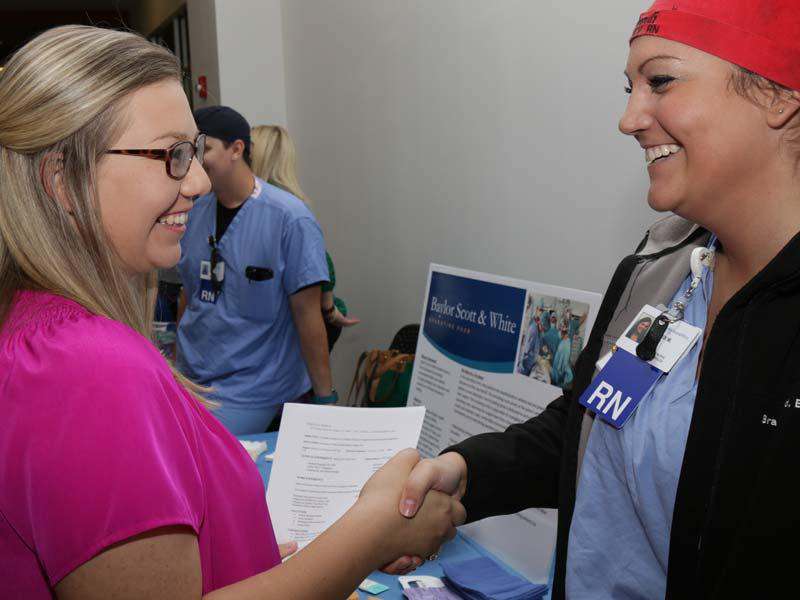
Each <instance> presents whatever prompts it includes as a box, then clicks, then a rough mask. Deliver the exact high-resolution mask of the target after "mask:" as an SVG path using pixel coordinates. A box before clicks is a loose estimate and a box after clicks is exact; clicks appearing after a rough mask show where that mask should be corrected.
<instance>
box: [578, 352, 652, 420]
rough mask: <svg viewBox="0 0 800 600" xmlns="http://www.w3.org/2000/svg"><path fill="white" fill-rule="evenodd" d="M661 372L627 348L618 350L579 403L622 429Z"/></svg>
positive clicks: (582, 395)
mask: <svg viewBox="0 0 800 600" xmlns="http://www.w3.org/2000/svg"><path fill="white" fill-rule="evenodd" d="M661 375H662V372H661V371H660V370H658V369H656V368H655V367H654V366H652V365H650V364H648V363H646V362H644V361H643V360H639V358H637V357H636V356H634V355H633V354H631V353H629V352H626V351H625V350H622V349H620V350H617V351H616V352H614V354H613V355H612V356H611V359H610V360H609V361H608V362H607V363H606V365H605V366H604V367H603V370H602V371H600V372H599V373H598V374H597V376H596V377H595V378H594V379H593V380H592V383H591V385H589V387H588V388H586V390H585V391H584V392H583V394H581V397H580V398H579V400H578V402H580V403H581V404H582V405H583V406H585V407H586V408H587V409H588V410H590V411H592V412H593V413H594V414H595V415H597V416H598V417H599V418H600V419H602V420H603V421H604V422H606V423H608V424H609V425H611V426H612V427H615V428H616V429H622V426H623V425H625V422H626V421H627V420H628V419H629V418H630V416H631V415H632V414H633V412H634V411H635V410H636V408H637V407H638V406H639V403H640V402H641V401H642V398H644V397H645V395H646V394H647V392H649V391H650V388H652V387H653V385H654V384H655V383H656V381H658V378H659V377H660V376H661Z"/></svg>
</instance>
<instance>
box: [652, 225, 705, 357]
mask: <svg viewBox="0 0 800 600" xmlns="http://www.w3.org/2000/svg"><path fill="white" fill-rule="evenodd" d="M716 242H717V238H716V237H712V238H711V241H710V242H709V244H708V247H706V248H702V247H701V248H695V249H694V250H692V255H691V257H690V259H689V264H690V266H691V269H692V281H691V282H690V283H689V287H688V288H686V291H685V292H684V293H683V295H682V296H681V297H680V298H678V299H677V300H674V301H673V302H672V304H670V306H669V308H668V309H667V310H665V311H664V312H662V313H661V314H660V315H659V316H658V317H657V318H656V320H655V321H654V322H653V324H652V325H651V326H650V329H649V330H648V331H647V333H646V334H645V336H644V339H642V341H641V342H640V343H639V345H638V346H636V356H638V357H639V358H641V359H642V360H644V361H649V360H652V359H653V358H655V355H656V349H657V348H658V344H659V342H660V341H661V338H663V337H664V334H665V333H666V331H667V329H668V328H669V326H670V325H671V324H672V323H675V322H677V321H681V320H682V319H683V315H684V312H685V311H686V307H687V306H688V305H689V302H690V301H691V299H692V296H694V293H695V291H697V288H698V287H700V283H701V282H702V281H703V275H704V274H705V272H706V270H707V269H712V270H713V269H714V259H715V256H716V255H715V252H714V247H715V246H716Z"/></svg>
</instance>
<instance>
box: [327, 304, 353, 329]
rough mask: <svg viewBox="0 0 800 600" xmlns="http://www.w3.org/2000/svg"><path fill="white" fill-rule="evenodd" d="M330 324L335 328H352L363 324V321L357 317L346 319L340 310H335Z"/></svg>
mask: <svg viewBox="0 0 800 600" xmlns="http://www.w3.org/2000/svg"><path fill="white" fill-rule="evenodd" d="M328 322H329V323H330V324H331V325H333V326H335V327H352V326H353V325H358V324H359V323H361V319H357V318H355V317H346V316H344V315H343V314H342V313H341V312H339V309H338V308H334V309H333V315H332V316H331V318H330V320H329V321H328Z"/></svg>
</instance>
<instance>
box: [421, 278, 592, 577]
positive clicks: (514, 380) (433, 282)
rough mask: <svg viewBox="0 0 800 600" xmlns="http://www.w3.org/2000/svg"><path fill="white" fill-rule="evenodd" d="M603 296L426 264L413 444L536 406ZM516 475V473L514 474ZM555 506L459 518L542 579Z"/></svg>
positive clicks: (444, 442)
mask: <svg viewBox="0 0 800 600" xmlns="http://www.w3.org/2000/svg"><path fill="white" fill-rule="evenodd" d="M600 300H601V296H600V295H599V294H595V293H591V292H583V291H579V290H573V289H569V288H561V287H555V286H550V285H545V284H539V283H534V282H529V281H521V280H518V279H510V278H506V277H500V276H495V275H488V274H484V273H477V272H473V271H465V270H461V269H455V268H451V267H445V266H441V265H431V267H430V270H429V273H428V282H427V286H426V291H425V303H424V306H423V309H422V320H421V323H422V326H421V328H420V336H419V342H418V344H417V353H416V358H415V361H414V372H413V375H412V380H411V388H410V392H409V399H408V405H409V406H424V407H426V414H425V420H424V422H423V425H422V434H421V436H420V442H419V445H418V448H419V450H420V452H421V453H422V454H423V456H435V455H437V454H438V453H439V452H440V451H441V450H443V449H444V448H446V447H448V446H450V445H452V444H455V443H458V442H460V441H462V440H464V439H465V438H467V437H469V436H472V435H476V434H480V433H486V432H490V431H503V430H504V429H505V428H507V427H508V426H509V425H511V424H513V423H519V422H522V421H526V420H528V419H530V418H532V417H534V416H536V415H537V414H539V413H540V412H541V411H542V410H544V408H545V407H546V406H547V404H548V403H549V402H551V401H552V400H554V399H555V398H557V397H558V396H559V395H560V394H561V387H566V386H568V385H569V384H570V382H571V380H572V378H573V375H574V368H575V361H576V360H577V357H578V354H579V353H580V351H581V350H582V349H583V346H584V345H585V343H586V339H587V337H588V335H589V332H590V331H591V328H592V325H593V323H594V319H595V316H596V315H597V310H598V308H599V306H600ZM520 483H521V484H522V482H520ZM556 522H557V512H556V511H555V510H544V509H536V508H532V509H529V510H526V511H523V512H521V513H518V514H516V515H508V516H501V517H493V518H490V519H486V520H484V521H480V522H477V523H472V524H469V525H466V526H464V527H462V528H461V530H462V532H463V533H465V534H466V535H468V536H469V537H471V538H473V539H474V540H476V541H477V542H479V543H480V544H481V545H483V546H484V547H485V548H487V549H488V550H489V551H491V552H493V553H494V554H496V555H497V556H498V557H499V558H501V559H502V560H504V561H505V562H506V563H507V564H509V565H510V566H512V567H513V568H514V569H516V570H517V571H518V572H520V573H521V574H523V575H525V576H526V577H528V578H529V579H531V580H533V581H545V580H547V577H548V574H549V571H550V563H551V560H552V556H553V547H554V544H555V535H556Z"/></svg>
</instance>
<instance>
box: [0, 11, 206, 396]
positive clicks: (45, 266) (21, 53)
mask: <svg viewBox="0 0 800 600" xmlns="http://www.w3.org/2000/svg"><path fill="white" fill-rule="evenodd" d="M167 79H174V80H176V81H180V80H181V70H180V65H179V63H178V61H177V59H176V58H175V56H173V55H172V54H171V53H170V52H169V51H168V50H166V49H165V48H162V47H160V46H157V45H155V44H152V43H151V42H148V41H147V40H145V39H144V38H142V37H141V36H139V35H137V34H134V33H128V32H122V31H114V30H109V29H99V28H96V27H88V26H81V25H68V26H64V27H56V28H54V29H50V30H48V31H46V32H44V33H42V34H41V35H39V36H37V37H36V38H34V39H33V40H32V41H30V42H29V43H28V44H26V45H25V46H23V47H22V48H21V49H19V50H18V51H17V52H16V53H15V54H14V55H13V56H12V57H11V59H10V60H9V61H8V62H7V63H6V65H5V69H4V70H3V71H2V72H1V73H0V328H2V326H3V325H4V322H5V320H6V317H7V315H8V310H9V308H10V305H11V302H12V300H13V297H14V295H15V293H16V292H17V291H19V290H22V289H38V290H45V291H49V292H52V293H54V294H58V295H60V296H63V297H65V298H69V299H70V300H74V301H75V302H77V303H78V304H80V305H82V306H84V307H85V308H86V309H87V310H89V311H90V312H92V313H94V314H96V315H102V316H105V317H108V318H110V319H113V320H115V321H119V322H120V323H124V324H126V325H128V326H130V327H131V328H133V329H134V330H136V331H137V332H139V333H140V334H141V335H143V336H145V337H147V338H148V339H150V338H151V330H152V322H153V311H154V305H155V303H154V300H155V294H156V285H155V274H154V273H150V274H146V275H139V276H136V277H135V278H134V279H133V280H131V278H130V276H129V275H128V274H126V273H125V272H124V270H123V268H122V266H121V262H120V260H119V258H118V257H117V255H116V253H115V252H114V249H113V247H112V245H111V242H110V240H109V239H108V237H107V236H106V233H105V230H104V229H103V226H102V222H101V218H100V205H99V202H98V197H97V188H96V185H95V182H96V176H97V165H98V163H99V162H100V160H101V159H102V157H103V156H104V153H105V151H106V150H108V149H109V148H110V147H111V143H112V142H113V141H114V140H115V139H116V138H117V137H118V135H119V134H120V133H121V131H122V129H123V128H124V126H125V124H126V123H125V113H124V109H125V104H126V99H127V98H128V97H129V94H131V93H132V92H134V91H136V90H138V89H140V88H142V87H145V86H147V85H151V84H154V83H157V82H160V81H164V80H167ZM54 160H55V161H56V162H58V163H59V167H60V168H59V170H60V172H61V184H62V185H63V191H64V194H65V195H66V196H67V198H68V199H69V202H70V204H71V207H70V208H71V210H70V212H69V213H68V212H67V210H66V209H65V208H64V207H63V206H62V205H61V204H59V202H58V201H56V200H54V199H53V198H51V196H50V195H49V194H48V190H47V189H46V188H45V184H44V182H43V180H44V178H45V177H48V175H47V173H50V171H51V170H50V169H49V168H47V165H48V164H50V163H52V162H53V161H54ZM51 193H52V192H51ZM172 370H173V374H174V376H175V379H176V380H178V382H179V383H181V384H182V385H183V386H184V387H186V388H187V389H188V390H189V391H190V392H192V393H193V394H195V395H196V397H198V398H200V399H202V398H201V397H200V396H199V393H200V392H201V391H202V388H200V387H199V386H197V385H196V384H194V383H192V382H190V381H189V380H188V379H186V378H185V377H184V376H183V375H181V374H180V373H178V372H177V371H176V370H175V368H174V367H172Z"/></svg>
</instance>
